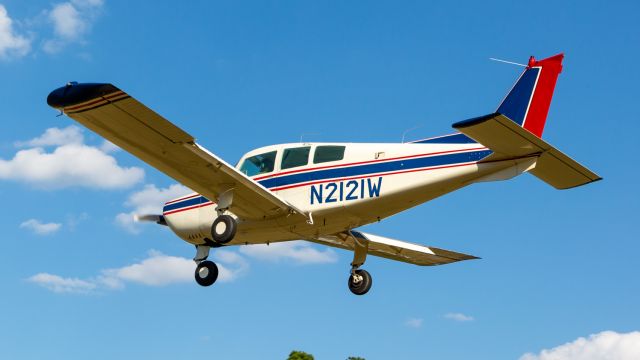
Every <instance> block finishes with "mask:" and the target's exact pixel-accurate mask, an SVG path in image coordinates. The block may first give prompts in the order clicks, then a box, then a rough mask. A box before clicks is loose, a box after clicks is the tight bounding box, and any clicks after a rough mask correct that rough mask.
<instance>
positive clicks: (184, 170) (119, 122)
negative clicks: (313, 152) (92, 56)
mask: <svg viewBox="0 0 640 360" xmlns="http://www.w3.org/2000/svg"><path fill="white" fill-rule="evenodd" d="M47 103H48V104H49V105H50V106H51V107H53V108H56V109H58V110H60V111H62V112H63V113H65V114H66V115H68V116H69V117H71V118H72V119H74V120H76V121H78V122H79V123H81V124H82V125H84V126H86V127H87V128H89V129H90V130H92V131H94V132H96V133H98V134H99V135H101V136H102V137H104V138H106V139H108V140H109V141H111V142H113V143H114V144H116V145H118V146H119V147H121V148H122V149H124V150H126V151H128V152H130V153H131V154H133V155H135V156H136V157H138V158H139V159H141V160H143V161H144V162H146V163H147V164H149V165H151V166H153V167H155V168H156V169H158V170H160V171H162V172H163V173H165V174H167V175H168V176H170V177H172V178H174V179H175V180H177V181H179V182H180V183H182V184H184V185H185V186H187V187H189V188H191V189H192V190H194V191H196V192H198V193H200V194H202V195H203V196H205V197H207V198H208V199H210V200H212V201H214V202H217V201H219V200H220V199H221V197H224V199H226V200H230V198H229V196H225V195H226V194H233V195H232V205H231V207H230V211H232V212H233V213H234V214H236V215H238V216H239V217H241V218H244V219H264V218H271V217H277V216H281V215H286V214H291V213H297V214H300V215H301V216H305V214H304V213H303V212H302V211H300V210H298V209H297V208H295V207H293V206H292V205H291V204H289V203H288V202H286V201H285V200H283V199H281V198H280V197H278V196H277V195H275V194H274V193H272V192H271V191H269V190H267V189H266V188H264V187H263V186H262V185H260V184H258V183H256V182H255V181H253V180H252V179H250V178H249V177H247V176H245V175H244V174H242V173H241V172H239V171H238V170H236V169H235V168H234V167H233V166H231V165H229V164H228V163H226V162H225V161H224V160H222V159H221V158H219V157H218V156H216V155H214V154H212V153H211V152H209V151H207V150H206V149H205V148H203V147H201V146H200V145H198V144H197V143H196V141H195V138H194V137H193V136H191V135H189V134H188V133H186V132H185V131H183V130H182V129H180V128H179V127H177V126H175V125H174V124H173V123H171V122H170V121H168V120H166V119H165V118H163V117H162V116H160V115H158V114H157V113H156V112H154V111H153V110H151V109H149V108H148V107H146V106H145V105H143V104H142V103H140V102H139V101H137V100H136V99H134V98H133V97H131V96H129V95H128V94H127V93H125V92H124V91H122V90H120V89H118V88H117V87H115V86H113V85H111V84H76V83H70V84H68V85H67V86H65V87H61V88H58V89H56V90H54V91H52V92H51V94H49V96H48V98H47ZM226 200H225V201H226Z"/></svg>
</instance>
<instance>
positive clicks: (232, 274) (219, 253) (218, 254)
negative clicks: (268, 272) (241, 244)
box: [213, 250, 249, 282]
mask: <svg viewBox="0 0 640 360" xmlns="http://www.w3.org/2000/svg"><path fill="white" fill-rule="evenodd" d="M213 258H214V259H215V260H216V265H218V270H219V275H218V280H219V281H222V282H232V281H234V280H236V279H238V278H239V277H240V276H242V275H244V274H246V273H247V271H249V263H247V261H246V260H245V259H244V258H243V257H242V256H240V255H238V254H237V253H235V252H232V251H228V250H215V251H214V253H213ZM220 263H222V264H226V265H222V264H220Z"/></svg>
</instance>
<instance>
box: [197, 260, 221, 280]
mask: <svg viewBox="0 0 640 360" xmlns="http://www.w3.org/2000/svg"><path fill="white" fill-rule="evenodd" d="M195 275H196V282H197V283H198V285H201V286H211V285H213V283H214V282H216V280H217V279H218V265H216V263H214V262H212V261H202V262H200V264H198V267H196V274H195Z"/></svg>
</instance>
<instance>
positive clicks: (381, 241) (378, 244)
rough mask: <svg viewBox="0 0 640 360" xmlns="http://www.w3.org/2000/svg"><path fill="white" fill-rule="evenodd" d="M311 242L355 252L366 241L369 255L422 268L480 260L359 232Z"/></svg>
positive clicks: (331, 236)
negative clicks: (357, 244)
mask: <svg viewBox="0 0 640 360" xmlns="http://www.w3.org/2000/svg"><path fill="white" fill-rule="evenodd" d="M310 240H311V239H310ZM311 241H314V242H317V243H320V244H323V245H328V246H333V247H337V248H341V249H346V250H354V249H355V246H356V241H364V242H366V243H367V246H368V249H367V253H368V254H369V255H375V256H380V257H383V258H387V259H391V260H396V261H402V262H406V263H410V264H415V265H422V266H433V265H443V264H450V263H452V262H456V261H462V260H473V259H478V257H475V256H472V255H467V254H461V253H457V252H454V251H449V250H443V249H438V248H435V247H427V246H424V245H418V244H413V243H409V242H404V241H399V240H394V239H389V238H386V237H382V236H378V235H373V234H367V233H363V232H359V231H351V233H339V234H337V235H330V236H321V237H320V238H318V239H312V240H311Z"/></svg>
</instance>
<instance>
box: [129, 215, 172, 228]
mask: <svg viewBox="0 0 640 360" xmlns="http://www.w3.org/2000/svg"><path fill="white" fill-rule="evenodd" d="M133 220H134V221H140V222H143V221H152V222H154V223H156V224H160V225H164V226H167V221H166V220H165V219H164V216H162V215H155V214H145V215H137V214H136V215H133Z"/></svg>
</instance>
